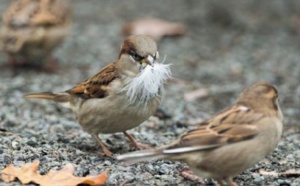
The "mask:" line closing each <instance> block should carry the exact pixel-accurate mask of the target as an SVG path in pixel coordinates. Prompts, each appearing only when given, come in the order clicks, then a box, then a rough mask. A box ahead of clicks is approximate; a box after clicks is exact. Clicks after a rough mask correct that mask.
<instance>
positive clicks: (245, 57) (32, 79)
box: [0, 0, 300, 185]
mask: <svg viewBox="0 0 300 186" xmlns="http://www.w3.org/2000/svg"><path fill="white" fill-rule="evenodd" d="M10 2H11V1H9V0H2V1H1V5H0V12H4V11H5V10H6V9H7V7H8V6H9V3H10ZM71 4H72V6H73V18H72V26H71V29H70V33H69V35H68V36H67V38H66V40H65V41H64V42H63V44H62V45H60V46H59V47H58V48H57V50H56V51H55V53H54V56H55V58H56V59H57V61H58V64H59V67H58V69H57V71H56V72H55V73H43V72H39V71H36V70H28V69H26V70H25V69H24V70H22V69H18V70H17V72H15V71H11V70H10V69H9V68H8V67H6V66H5V64H6V63H7V57H6V54H5V53H1V54H0V65H1V69H0V105H2V107H1V110H0V116H1V121H0V128H4V129H6V130H9V131H14V132H17V133H26V134H30V135H29V136H28V135H25V136H24V138H26V139H27V138H30V136H32V135H35V138H42V139H44V140H45V141H47V140H48V139H51V140H52V141H54V145H51V146H53V147H52V148H56V147H55V145H57V146H59V145H60V143H59V140H57V139H60V138H68V136H71V135H75V134H76V135H75V136H77V137H78V138H74V139H72V140H71V141H69V143H71V144H73V146H74V147H72V148H75V149H76V148H85V147H83V146H89V148H88V150H86V149H85V150H83V151H84V152H83V155H82V156H83V157H84V156H91V155H90V154H89V149H92V150H97V148H96V147H94V146H95V145H93V142H92V140H91V139H90V138H89V136H88V135H87V134H85V133H84V132H82V131H80V130H78V129H79V128H80V127H79V126H78V125H77V124H76V121H75V119H74V116H73V114H72V113H70V112H69V111H68V110H64V109H62V108H60V107H59V106H57V105H55V104H52V103H49V102H42V103H37V102H36V103H32V102H31V103H29V102H28V101H26V100H24V99H23V98H22V95H23V94H25V93H28V92H38V91H51V90H52V91H60V90H67V89H69V88H70V87H72V86H73V85H75V84H76V83H79V82H81V81H82V80H84V79H86V78H87V77H89V76H91V75H93V74H95V73H96V72H98V71H99V70H100V69H101V68H102V67H104V66H106V65H107V64H109V63H111V62H113V61H115V60H116V59H117V56H118V52H119V49H120V45H121V43H122V41H123V39H124V34H123V27H124V25H125V24H126V23H128V22H130V21H135V20H138V19H139V20H142V21H143V19H149V18H156V19H161V20H165V21H170V22H176V23H180V24H182V25H184V26H185V32H184V33H183V34H181V35H180V36H166V37H161V38H160V39H159V40H158V41H157V42H158V48H159V52H160V56H161V58H160V59H161V60H162V59H163V58H164V57H165V58H166V60H165V63H170V64H172V73H173V79H172V80H170V81H169V82H168V84H167V86H166V94H165V96H164V100H163V102H162V108H163V110H164V111H166V112H167V113H168V114H169V115H170V116H171V118H169V119H167V120H162V119H159V118H157V117H154V119H153V118H152V120H151V119H150V121H148V122H145V124H144V125H142V126H141V127H140V128H139V129H136V130H135V132H138V133H140V134H142V136H140V137H138V138H139V139H140V141H143V140H144V141H146V142H148V143H149V144H152V145H157V146H160V145H161V144H166V143H167V142H169V141H171V140H173V139H175V138H176V137H178V136H179V135H180V134H182V133H183V132H184V131H186V130H188V129H191V128H194V127H195V124H197V123H199V121H202V120H203V119H205V118H208V117H209V116H211V115H213V114H214V113H215V112H217V111H219V110H221V109H223V108H225V107H226V106H228V105H230V104H231V103H233V101H234V100H235V99H236V97H237V96H238V94H239V93H240V92H241V91H242V90H243V89H244V88H246V87H247V86H249V85H251V84H253V83H255V82H257V81H260V80H266V81H269V82H271V83H272V84H274V85H275V86H276V87H277V88H278V90H279V96H280V102H281V107H282V110H283V113H284V116H285V132H284V136H283V140H282V142H281V143H280V145H279V148H278V149H277V151H276V152H275V155H273V156H272V157H269V159H268V160H266V161H263V162H262V163H261V164H258V165H257V166H256V167H254V168H252V169H251V170H250V171H248V172H246V173H245V174H243V175H240V176H238V177H237V178H236V182H237V183H241V184H242V185H251V184H262V185H264V184H274V185H282V184H287V185H293V184H294V185H297V184H300V180H299V178H293V177H292V178H274V177H268V178H261V179H260V180H259V181H258V182H254V180H255V174H257V172H258V170H259V169H260V168H262V167H263V168H265V169H268V170H276V171H284V170H287V169H289V168H298V169H299V168H300V163H299V162H300V151H299V149H300V146H299V144H300V130H299V128H300V127H299V126H300V124H299V119H300V109H299V106H300V84H299V80H300V1H297V0H290V1H284V0H274V1H260V0H244V1H234V0H227V1H218V0H210V1H203V0H200V1H199V0H186V1H182V0H165V1H159V0H154V1H147V0H126V1H118V0H110V1H99V0H89V1H83V0H72V1H71ZM158 27H159V26H158ZM37 131H38V132H37ZM49 131H52V132H50V133H49ZM53 131H54V132H53ZM71 133H72V134H71ZM74 133H75V134H74ZM41 136H42V137H41ZM110 138H111V137H110ZM113 138H115V139H116V140H117V139H118V138H120V137H119V136H116V135H113ZM104 139H105V138H104ZM69 140H70V139H69ZM88 140H90V141H88ZM107 140H109V139H108V138H107ZM25 141H26V140H25ZM86 141H87V142H86ZM123 141H124V139H123ZM24 143H25V142H24ZM37 143H38V142H37ZM46 143H48V142H46ZM106 143H109V142H107V141H106ZM124 144H125V143H124ZM0 146H1V144H0ZM124 146H126V145H122V142H120V144H118V145H117V146H116V147H111V148H113V149H115V151H116V152H118V153H121V152H126V151H128V149H126V148H128V147H127V146H126V147H124ZM3 148H4V147H3ZM60 148H65V150H66V151H67V152H69V151H70V149H69V147H60ZM21 150H22V149H21ZM21 150H18V151H16V153H17V154H18V153H21ZM81 150H82V149H81ZM37 151H39V150H37ZM6 153H7V156H8V157H9V160H10V161H9V162H14V161H15V159H14V158H15V156H13V155H12V153H11V152H10V150H9V149H8V150H7V152H6ZM0 155H1V154H0ZM288 155H290V156H289V157H288ZM66 159H67V160H69V161H71V162H72V161H73V160H72V158H70V157H68V156H67V157H66ZM83 159H84V158H83ZM22 161H29V160H28V158H25V160H22ZM52 161H57V163H56V166H59V165H60V164H61V161H59V159H55V158H54V160H52ZM106 161H111V164H110V165H109V167H110V168H111V170H112V173H111V174H112V175H114V176H111V178H110V180H109V183H121V182H122V181H124V180H130V183H149V184H171V183H173V184H174V183H183V184H191V183H192V182H189V181H187V180H183V178H180V177H179V176H178V171H179V170H180V168H182V165H181V164H179V163H175V164H172V163H171V162H168V163H167V164H168V166H169V168H168V170H169V169H172V171H167V172H163V173H159V171H161V166H162V164H166V163H165V162H163V161H161V162H158V163H157V164H155V165H154V168H153V170H151V171H152V172H151V171H149V170H145V169H144V168H141V166H138V167H135V169H134V170H132V169H128V170H127V169H126V170H125V168H124V167H122V165H117V163H116V162H114V161H113V160H106ZM9 162H6V163H5V162H4V163H3V164H2V165H1V162H0V168H1V166H2V167H3V166H4V165H6V164H8V163H9ZM82 162H83V161H82ZM82 162H81V163H82ZM278 162H281V163H278ZM81 163H77V165H78V166H77V168H78V167H85V168H86V169H88V170H89V173H91V172H99V171H100V169H101V168H103V167H107V165H104V164H103V161H102V159H101V158H100V160H99V161H97V163H98V164H97V163H96V164H97V166H98V167H89V166H90V165H86V164H85V163H82V166H81ZM79 165H80V166H79ZM146 165H147V164H146ZM156 166H158V167H157V168H156ZM165 166H166V165H165ZM168 166H167V167H168ZM172 166H174V167H172ZM49 167H53V166H52V165H49V164H48V165H45V167H43V168H42V169H43V170H44V169H45V170H47V169H48V168H49ZM170 167H171V168H170ZM80 170H81V169H80V168H78V169H77V174H79V175H84V173H83V172H80ZM120 171H121V172H120ZM122 171H123V172H122ZM147 171H148V172H150V173H151V174H150V178H151V179H150V178H149V180H147V179H146V178H144V177H143V176H140V175H144V174H145V172H147ZM124 172H126V173H124ZM126 174H127V175H130V176H131V177H130V176H128V177H126ZM124 175H125V176H124ZM156 175H158V176H156ZM164 175H167V176H165V177H164ZM139 176H140V177H139ZM151 176H152V177H151ZM155 176H156V177H155ZM145 177H146V176H145ZM148 177H149V175H148ZM259 178H260V177H259ZM257 179H258V178H257ZM153 180H154V181H153ZM208 183H209V182H208Z"/></svg>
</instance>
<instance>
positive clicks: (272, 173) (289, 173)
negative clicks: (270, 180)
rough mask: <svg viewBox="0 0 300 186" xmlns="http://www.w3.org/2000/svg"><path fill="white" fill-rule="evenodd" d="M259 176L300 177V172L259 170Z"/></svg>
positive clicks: (294, 170) (291, 170)
mask: <svg viewBox="0 0 300 186" xmlns="http://www.w3.org/2000/svg"><path fill="white" fill-rule="evenodd" d="M259 174H261V175H267V176H300V170H296V169H290V170H287V171H285V172H275V171H270V172H268V171H265V170H262V169H260V170H259Z"/></svg>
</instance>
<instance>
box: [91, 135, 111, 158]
mask: <svg viewBox="0 0 300 186" xmlns="http://www.w3.org/2000/svg"><path fill="white" fill-rule="evenodd" d="M92 136H93V137H94V138H95V140H96V141H97V143H98V144H99V145H100V147H101V149H102V151H103V154H104V155H106V156H109V157H112V155H113V153H112V152H111V151H110V150H108V148H107V147H106V146H105V145H104V143H103V142H102V141H101V139H100V138H99V136H98V135H96V134H93V135H92Z"/></svg>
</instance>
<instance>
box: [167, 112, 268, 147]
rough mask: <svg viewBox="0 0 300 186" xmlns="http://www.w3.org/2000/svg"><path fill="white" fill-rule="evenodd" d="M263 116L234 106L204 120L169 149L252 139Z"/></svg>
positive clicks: (211, 145)
mask: <svg viewBox="0 0 300 186" xmlns="http://www.w3.org/2000/svg"><path fill="white" fill-rule="evenodd" d="M262 117H263V114H260V113H256V112H254V111H253V110H251V109H249V110H241V109H239V107H238V106H233V107H231V108H229V109H227V110H224V111H223V112H221V113H219V114H217V115H216V116H215V117H213V118H212V119H210V120H207V121H206V122H203V123H202V125H200V126H199V127H198V128H196V129H195V130H192V131H189V132H188V133H186V134H185V135H184V136H182V137H181V139H180V141H178V143H176V144H174V145H172V146H170V147H169V148H168V149H175V148H184V147H193V146H199V147H201V146H205V147H207V148H210V147H211V148H215V147H217V146H222V145H226V144H229V143H234V142H239V141H243V140H247V139H251V138H253V137H254V136H255V135H257V133H258V131H257V128H256V126H255V125H254V124H255V123H257V122H258V121H259V120H260V119H261V118H262Z"/></svg>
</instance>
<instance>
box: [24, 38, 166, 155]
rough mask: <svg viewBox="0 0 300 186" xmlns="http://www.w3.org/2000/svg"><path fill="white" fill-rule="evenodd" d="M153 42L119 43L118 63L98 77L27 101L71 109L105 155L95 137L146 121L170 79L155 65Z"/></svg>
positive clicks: (151, 40)
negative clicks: (40, 100) (68, 88)
mask: <svg viewBox="0 0 300 186" xmlns="http://www.w3.org/2000/svg"><path fill="white" fill-rule="evenodd" d="M158 57H159V55H158V51H157V46H156V43H155V41H154V40H153V39H151V38H150V37H148V36H144V35H136V36H131V37H128V38H127V39H125V41H124V43H123V44H122V47H121V50H120V53H119V56H118V60H117V62H115V63H112V64H110V65H108V66H107V67H105V68H103V69H102V70H101V71H100V72H99V73H98V74H96V75H94V76H92V77H91V78H89V79H87V80H86V81H84V82H82V83H80V84H78V85H76V86H74V87H73V88H72V89H70V90H67V91H65V92H59V93H51V92H46V93H33V94H28V95H26V96H25V97H26V98H40V99H49V100H53V101H56V102H59V103H61V104H63V105H64V106H66V107H69V108H71V109H72V110H73V111H74V112H75V113H76V116H77V119H78V121H79V123H80V125H81V126H82V127H83V129H84V130H85V131H87V132H88V133H90V134H91V135H92V136H93V137H94V138H95V139H96V140H97V142H98V143H99V145H100V146H101V148H102V150H103V152H104V154H105V155H107V156H111V155H112V153H111V152H110V151H109V150H108V149H107V147H106V146H105V145H104V143H103V142H101V140H100V138H99V137H98V134H99V133H104V134H111V133H116V132H123V133H124V134H125V135H126V136H127V137H128V138H129V140H130V141H131V143H132V144H133V145H134V146H135V147H137V148H143V147H145V146H143V145H141V144H138V143H137V142H136V141H135V139H134V138H133V137H132V136H131V135H130V134H128V133H127V132H126V130H129V129H132V128H134V127H137V126H138V125H140V124H141V123H142V122H143V121H145V120H147V119H148V118H149V117H150V116H151V115H152V114H153V113H154V111H155V110H156V108H157V107H158V105H159V103H160V100H161V96H162V91H163V90H162V89H163V84H164V82H165V81H166V80H167V79H168V78H169V77H170V75H171V72H170V66H169V65H167V64H162V63H158V62H157V59H158Z"/></svg>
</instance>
